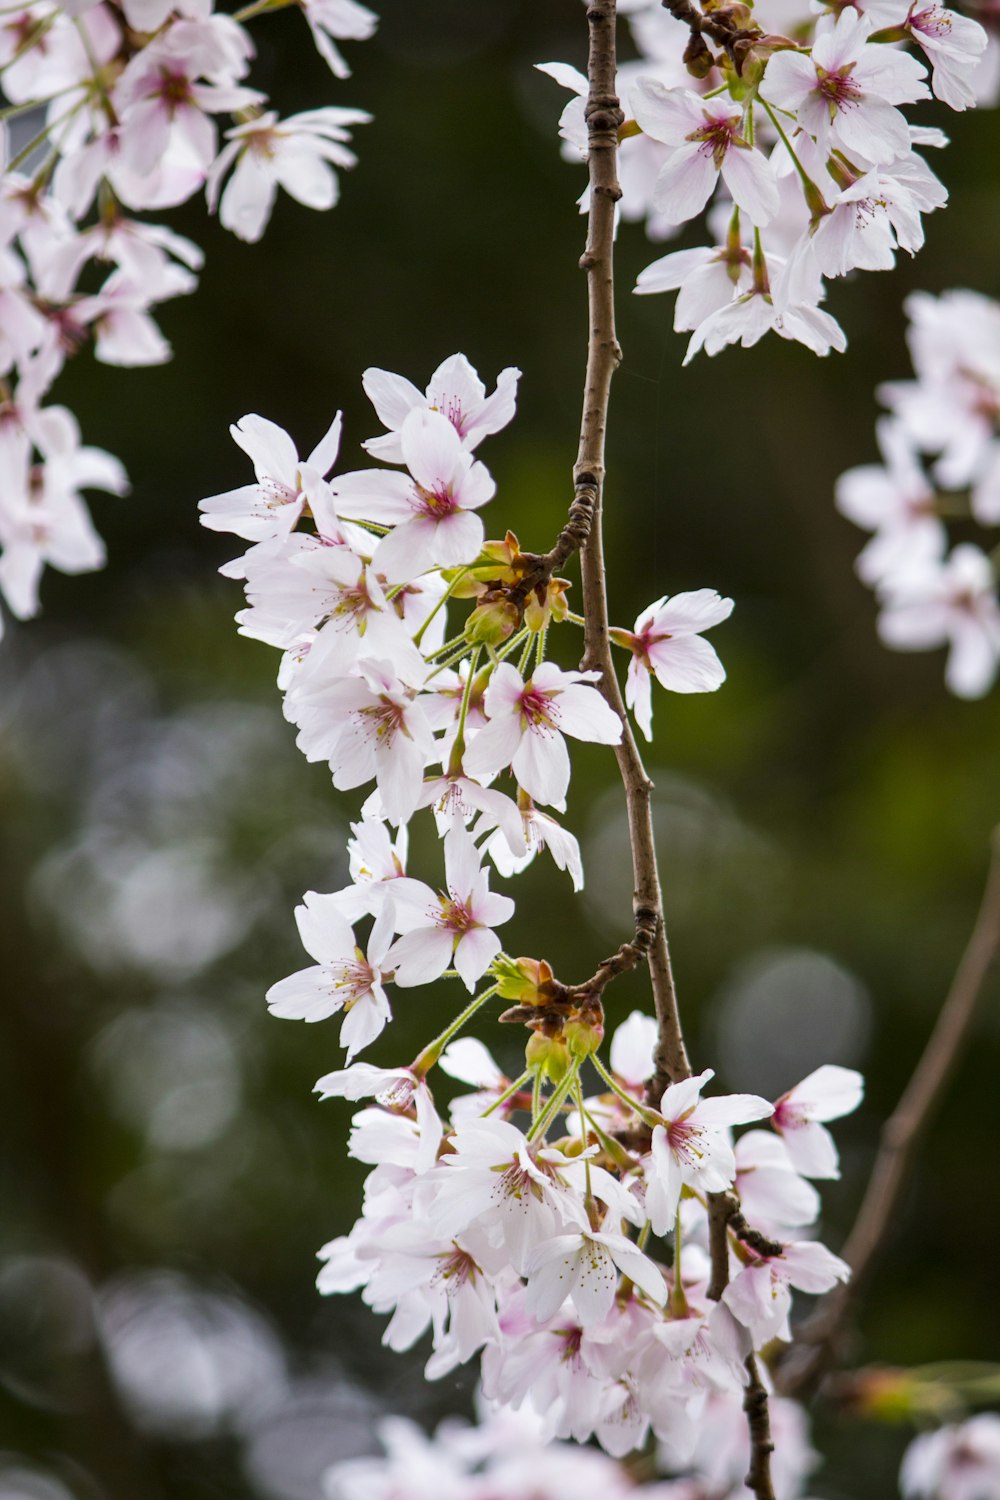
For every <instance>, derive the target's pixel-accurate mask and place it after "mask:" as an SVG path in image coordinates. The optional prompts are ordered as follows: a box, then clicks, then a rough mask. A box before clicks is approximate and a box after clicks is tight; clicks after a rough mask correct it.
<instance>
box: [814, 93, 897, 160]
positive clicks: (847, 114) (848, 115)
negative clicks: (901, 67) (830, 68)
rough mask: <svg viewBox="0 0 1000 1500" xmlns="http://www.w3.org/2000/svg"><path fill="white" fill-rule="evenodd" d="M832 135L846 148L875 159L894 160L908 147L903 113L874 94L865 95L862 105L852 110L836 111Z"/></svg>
mask: <svg viewBox="0 0 1000 1500" xmlns="http://www.w3.org/2000/svg"><path fill="white" fill-rule="evenodd" d="M833 136H834V138H835V139H836V140H837V142H838V143H839V144H840V145H842V146H843V147H844V148H845V149H846V150H847V151H856V152H858V154H859V155H861V156H863V157H867V158H868V159H869V160H875V161H877V162H891V161H895V160H896V159H897V158H898V157H900V156H906V154H907V152H908V151H909V149H910V127H909V125H908V124H907V123H906V116H905V115H903V114H901V113H900V111H899V110H898V109H896V108H895V106H894V105H892V104H887V103H886V102H885V100H884V99H880V98H878V96H877V95H874V94H869V95H868V96H867V97H866V99H865V103H864V109H862V110H859V111H858V112H857V113H856V114H855V113H854V112H853V111H852V110H849V109H845V110H841V111H840V112H839V114H838V115H837V118H836V120H835V122H834V126H833Z"/></svg>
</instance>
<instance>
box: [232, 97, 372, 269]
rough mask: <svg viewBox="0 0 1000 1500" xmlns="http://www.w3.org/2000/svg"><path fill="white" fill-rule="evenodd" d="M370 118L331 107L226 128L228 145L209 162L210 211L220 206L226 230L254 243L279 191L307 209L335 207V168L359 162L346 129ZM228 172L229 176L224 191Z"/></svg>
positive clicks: (358, 111) (269, 116) (337, 185)
mask: <svg viewBox="0 0 1000 1500" xmlns="http://www.w3.org/2000/svg"><path fill="white" fill-rule="evenodd" d="M370 120H371V115H369V114H367V113H366V112H365V111H364V110H362V109H342V108H334V107H333V106H327V107H325V108H323V109H310V110H306V111H304V112H303V113H302V114H297V115H290V116H289V117H288V118H287V119H285V120H279V118H278V116H277V114H276V113H275V112H274V111H273V110H269V111H268V112H267V113H266V114H262V115H260V116H259V117H258V118H257V119H255V120H251V121H250V122H249V123H248V124H246V125H237V126H236V127H235V128H234V129H232V130H227V131H226V140H227V142H228V144H227V145H225V146H223V148H222V150H221V152H220V153H219V155H218V157H217V158H216V160H215V161H214V162H213V163H212V166H211V169H210V170H209V173H208V177H207V181H206V190H207V193H208V209H209V213H215V211H216V208H218V210H219V218H220V220H221V222H222V224H223V226H224V228H226V229H229V230H232V232H233V234H235V235H238V237H239V238H240V239H241V240H249V241H250V242H251V243H253V242H255V241H257V240H259V239H260V237H261V235H262V234H263V233H264V230H265V229H266V227H267V223H268V220H269V219H270V217H271V210H272V208H273V207H274V200H275V197H276V196H277V191H278V188H279V187H281V188H284V190H285V192H286V193H288V195H289V196H290V197H292V198H294V199H295V200H296V202H297V203H302V204H304V205H305V207H306V208H315V209H320V210H322V209H328V208H333V207H334V205H335V204H336V203H337V201H338V199H339V197H340V183H339V181H338V179H337V173H336V171H335V168H337V167H341V168H348V167H353V166H355V165H356V163H357V157H356V156H355V155H354V152H353V151H351V150H349V149H348V147H347V145H346V142H347V141H348V140H349V139H350V132H349V129H348V127H349V126H351V125H365V124H367V123H368V122H369V121H370ZM230 168H232V176H231V177H230V178H229V181H228V182H227V183H226V186H225V189H223V187H222V183H223V180H224V179H225V177H226V174H227V172H229V170H230ZM220 193H221V202H220Z"/></svg>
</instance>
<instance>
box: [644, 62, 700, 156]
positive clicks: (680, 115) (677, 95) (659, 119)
mask: <svg viewBox="0 0 1000 1500" xmlns="http://www.w3.org/2000/svg"><path fill="white" fill-rule="evenodd" d="M629 107H630V109H631V110H632V113H633V114H634V116H635V119H636V120H637V121H638V123H639V127H640V129H641V130H642V133H643V134H644V135H648V136H650V137H651V138H652V139H653V140H654V141H662V142H663V144H664V145H667V146H678V145H680V143H681V142H682V141H683V140H685V138H686V137H687V136H689V135H690V134H691V131H692V130H696V129H697V128H698V127H699V126H700V125H701V124H703V123H704V117H703V114H702V107H701V100H700V99H698V98H697V97H696V96H694V95H692V94H691V93H689V92H688V90H687V89H680V88H673V89H668V88H667V87H666V86H665V85H664V84H662V83H660V81H659V79H657V78H637V79H636V80H635V82H634V83H633V84H632V86H631V88H630V89H629Z"/></svg>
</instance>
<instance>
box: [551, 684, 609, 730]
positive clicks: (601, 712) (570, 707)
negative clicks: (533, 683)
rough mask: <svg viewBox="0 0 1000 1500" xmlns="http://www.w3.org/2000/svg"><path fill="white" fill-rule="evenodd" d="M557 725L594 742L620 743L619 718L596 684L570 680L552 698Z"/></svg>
mask: <svg viewBox="0 0 1000 1500" xmlns="http://www.w3.org/2000/svg"><path fill="white" fill-rule="evenodd" d="M555 704H556V709H557V712H558V721H559V729H560V731H561V732H562V733H563V734H571V735H572V736H573V738H574V739H576V740H590V741H591V742H592V743H593V744H595V745H617V744H620V743H621V737H622V721H621V719H619V717H618V715H617V714H616V713H615V711H614V709H613V708H611V707H610V706H609V704H608V703H606V702H605V700H604V699H603V698H602V697H601V694H600V693H599V692H598V691H597V689H596V688H592V687H586V686H584V684H583V683H575V682H574V683H570V685H569V686H568V687H566V688H564V689H563V690H562V692H561V693H560V694H559V696H558V698H557V699H556V700H555Z"/></svg>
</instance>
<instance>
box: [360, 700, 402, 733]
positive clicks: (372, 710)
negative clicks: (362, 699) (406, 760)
mask: <svg viewBox="0 0 1000 1500" xmlns="http://www.w3.org/2000/svg"><path fill="white" fill-rule="evenodd" d="M356 713H357V715H358V718H359V719H360V720H361V724H362V727H363V729H364V730H365V732H366V733H367V734H368V735H369V736H371V737H372V738H373V739H374V740H375V741H376V742H377V743H378V744H382V745H391V744H392V742H393V740H394V738H395V737H396V735H397V734H398V732H399V731H400V730H402V731H403V733H404V734H405V733H406V724H405V722H404V718H403V713H404V710H403V707H402V705H401V704H399V703H393V701H392V699H391V698H387V697H386V696H385V695H384V694H383V695H382V696H381V697H380V698H379V701H378V702H377V703H372V704H370V705H368V706H367V707H366V708H359V709H357V710H356Z"/></svg>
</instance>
